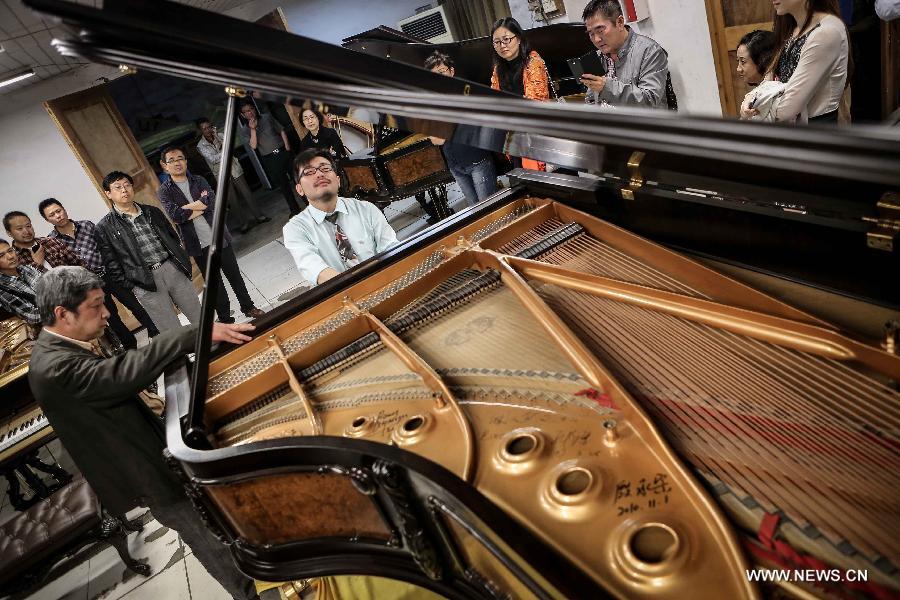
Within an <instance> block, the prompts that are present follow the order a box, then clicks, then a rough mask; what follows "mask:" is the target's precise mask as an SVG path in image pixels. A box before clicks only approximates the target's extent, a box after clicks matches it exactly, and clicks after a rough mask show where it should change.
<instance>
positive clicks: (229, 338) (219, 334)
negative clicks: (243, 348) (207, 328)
mask: <svg viewBox="0 0 900 600" xmlns="http://www.w3.org/2000/svg"><path fill="white" fill-rule="evenodd" d="M254 329H256V328H255V327H254V326H253V325H251V324H250V323H213V329H212V341H214V342H229V343H231V344H243V343H244V342H249V341H250V340H251V339H253V338H251V337H250V336H249V335H245V334H244V333H242V332H244V331H253V330H254Z"/></svg>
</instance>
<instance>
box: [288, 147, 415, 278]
mask: <svg viewBox="0 0 900 600" xmlns="http://www.w3.org/2000/svg"><path fill="white" fill-rule="evenodd" d="M293 172H294V174H295V175H296V178H297V193H298V194H300V195H301V196H305V197H306V199H307V201H308V202H309V206H308V207H307V208H306V210H304V211H303V212H301V213H300V214H298V215H294V216H293V217H291V220H290V221H288V222H287V224H286V225H285V226H284V246H285V247H286V248H287V249H288V250H289V251H290V253H291V256H293V257H294V262H295V263H296V264H297V269H298V270H299V271H300V274H301V275H302V276H303V278H304V279H306V280H307V281H309V282H310V283H311V284H312V285H317V284H319V283H323V282H325V281H328V280H329V279H331V278H332V277H335V276H337V275H338V274H340V273H343V272H344V271H346V270H347V269H349V268H350V267H353V266H355V265H357V264H359V263H360V262H362V261H364V260H366V259H368V258H371V257H372V256H374V255H375V254H378V253H379V252H383V251H385V250H387V249H388V248H390V247H392V246H394V245H396V244H397V235H396V234H395V233H394V230H393V229H391V226H390V225H388V222H387V219H385V218H384V215H383V214H382V213H381V211H380V210H378V208H377V207H376V206H375V205H374V204H372V203H371V202H361V201H359V200H355V199H353V198H341V197H339V196H338V189H339V188H340V177H338V172H337V166H336V165H335V163H334V159H333V158H332V157H331V154H329V153H328V152H325V151H323V150H319V149H309V150H304V151H303V152H301V153H300V154H298V155H297V158H296V159H294V169H293Z"/></svg>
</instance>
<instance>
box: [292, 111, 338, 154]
mask: <svg viewBox="0 0 900 600" xmlns="http://www.w3.org/2000/svg"><path fill="white" fill-rule="evenodd" d="M300 120H301V121H302V122H303V126H304V127H305V128H306V131H307V133H306V135H305V136H303V139H302V140H300V151H301V152H302V151H304V150H309V149H310V148H319V149H321V150H327V151H328V152H330V153H331V155H332V156H334V157H336V158H344V157H346V156H347V149H346V148H344V142H342V141H341V136H339V135H338V132H337V131H335V130H334V129H333V128H331V127H326V126H325V117H324V116H323V115H322V113H320V112H319V111H316V110H313V109H311V108H304V109H303V112H301V113H300Z"/></svg>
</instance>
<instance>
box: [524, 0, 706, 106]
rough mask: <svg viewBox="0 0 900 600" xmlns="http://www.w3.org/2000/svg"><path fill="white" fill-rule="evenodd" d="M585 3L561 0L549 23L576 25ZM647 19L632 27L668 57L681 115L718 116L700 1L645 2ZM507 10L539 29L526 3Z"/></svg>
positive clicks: (704, 13)
mask: <svg viewBox="0 0 900 600" xmlns="http://www.w3.org/2000/svg"><path fill="white" fill-rule="evenodd" d="M587 2H588V0H564V4H565V7H566V14H565V15H563V16H562V17H558V18H555V19H551V20H550V23H559V22H576V23H577V22H580V21H581V13H582V11H583V10H584V7H585V5H586V4H587ZM647 5H648V8H649V11H650V18H648V19H645V20H643V21H640V22H639V23H637V24H635V25H633V27H634V29H635V30H636V31H637V32H639V33H642V34H644V35H647V36H650V37H651V38H653V39H654V40H656V41H657V42H659V44H660V45H661V46H662V47H663V48H665V49H666V52H668V53H669V70H670V71H671V73H672V85H673V86H674V87H675V93H676V94H677V95H678V109H679V112H682V113H690V114H699V115H712V116H722V105H721V104H720V103H719V86H718V83H717V80H716V65H715V62H714V60H713V49H712V41H711V40H710V35H709V22H708V21H707V19H706V6H705V4H704V3H703V2H701V1H700V0H647ZM509 10H510V13H511V14H512V16H513V17H514V18H515V19H516V20H517V21H519V23H520V24H521V25H522V27H524V28H526V29H530V28H532V27H539V26H541V25H543V23H542V22H539V21H535V19H534V15H533V14H532V12H531V11H530V10H529V9H528V0H509Z"/></svg>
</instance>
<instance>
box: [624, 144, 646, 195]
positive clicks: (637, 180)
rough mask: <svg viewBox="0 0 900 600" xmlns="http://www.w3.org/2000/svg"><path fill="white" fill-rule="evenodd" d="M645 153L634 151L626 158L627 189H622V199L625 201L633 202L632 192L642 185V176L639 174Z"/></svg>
mask: <svg viewBox="0 0 900 600" xmlns="http://www.w3.org/2000/svg"><path fill="white" fill-rule="evenodd" d="M645 156H646V154H645V153H643V152H640V151H638V150H635V151H634V152H632V153H631V156H629V157H628V187H624V188H622V197H623V198H624V199H626V200H634V192H635V191H637V189H638V188H640V187H641V186H642V185H644V176H643V175H642V174H641V161H643V160H644V157H645Z"/></svg>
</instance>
